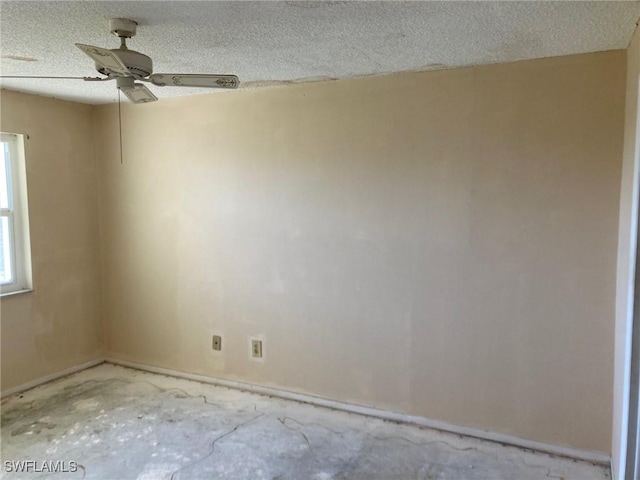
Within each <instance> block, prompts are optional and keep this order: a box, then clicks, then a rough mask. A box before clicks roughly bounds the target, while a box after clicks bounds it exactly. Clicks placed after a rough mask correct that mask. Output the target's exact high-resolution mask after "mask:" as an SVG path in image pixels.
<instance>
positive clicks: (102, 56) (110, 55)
mask: <svg viewBox="0 0 640 480" xmlns="http://www.w3.org/2000/svg"><path fill="white" fill-rule="evenodd" d="M76 47H78V48H79V49H80V50H82V51H83V52H84V53H86V54H87V55H88V56H90V57H91V58H92V59H93V61H94V62H96V63H97V64H98V65H101V66H103V67H105V68H107V69H109V70H111V71H112V72H116V73H122V74H125V75H131V72H130V71H129V69H128V68H127V67H126V66H125V64H124V63H123V62H122V60H120V58H118V56H117V55H116V54H115V53H114V52H112V51H111V50H107V49H106V48H100V47H94V46H93V45H84V44H82V43H76Z"/></svg>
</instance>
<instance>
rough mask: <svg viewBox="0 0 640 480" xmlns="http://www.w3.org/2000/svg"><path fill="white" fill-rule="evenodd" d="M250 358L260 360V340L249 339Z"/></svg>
mask: <svg viewBox="0 0 640 480" xmlns="http://www.w3.org/2000/svg"><path fill="white" fill-rule="evenodd" d="M251 358H262V340H259V339H257V338H252V339H251Z"/></svg>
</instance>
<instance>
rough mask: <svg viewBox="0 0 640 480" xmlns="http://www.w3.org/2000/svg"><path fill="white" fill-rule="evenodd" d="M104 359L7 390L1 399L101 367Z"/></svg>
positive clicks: (2, 393)
mask: <svg viewBox="0 0 640 480" xmlns="http://www.w3.org/2000/svg"><path fill="white" fill-rule="evenodd" d="M104 362H105V359H104V357H99V358H96V359H95V360H91V361H89V362H85V363H82V364H80V365H75V366H73V367H69V368H66V369H64V370H60V371H58V372H54V373H50V374H49V375H45V376H44V377H40V378H36V379H35V380H31V381H30V382H27V383H23V384H22V385H18V386H17V387H11V388H8V389H6V390H3V391H2V392H0V398H4V397H8V396H9V395H13V394H15V393H20V392H24V391H25V390H30V389H32V388H35V387H37V386H40V385H42V384H43V383H48V382H51V381H53V380H57V379H58V378H60V377H66V376H67V375H71V374H72V373H76V372H79V371H81V370H86V369H87V368H91V367H95V366H96V365H100V364H101V363H104Z"/></svg>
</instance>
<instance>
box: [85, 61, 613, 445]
mask: <svg viewBox="0 0 640 480" xmlns="http://www.w3.org/2000/svg"><path fill="white" fill-rule="evenodd" d="M625 62H626V57H625V52H624V51H614V52H607V53H598V54H588V55H580V56H571V57H563V58H554V59H545V60H536V61H527V62H520V63H514V64H505V65H494V66H486V67H479V68H468V69H458V70H450V71H439V72H428V73H415V74H403V75H394V76H389V77H378V78H364V79H355V80H346V81H337V82H327V83H318V84H308V85H297V86H289V87H284V88H273V89H260V90H244V91H243V90H241V91H237V92H231V93H221V94H214V95H205V96H197V97H187V98H179V99H171V100H163V101H161V102H158V103H156V104H153V105H141V106H131V105H125V106H124V108H123V136H124V146H123V148H124V164H120V158H119V150H118V128H117V110H116V108H115V107H114V106H113V105H110V106H100V107H97V108H96V109H95V118H94V120H95V138H96V154H97V161H98V165H99V167H98V168H99V179H100V204H101V234H102V241H103V250H102V267H103V269H102V273H103V276H102V282H103V296H104V297H103V300H104V302H103V305H104V315H105V320H106V325H107V327H108V328H107V344H108V346H109V354H110V355H113V356H116V357H118V358H121V359H127V360H131V361H137V362H142V363H146V364H152V365H157V366H162V367H168V368H173V369H177V370H182V371H188V372H194V373H201V374H206V375H213V376H218V377H225V378H231V379H241V380H245V381H251V382H256V383H260V384H265V385H275V386H279V387H282V388H286V389H290V390H295V391H302V392H308V393H312V394H317V395H321V396H324V397H330V398H333V399H339V400H345V401H349V402H356V403H361V404H366V405H374V406H377V407H381V408H385V409H391V410H395V411H402V412H406V413H410V414H415V415H424V416H427V417H431V418H434V419H439V420H444V421H448V422H452V423H455V424H460V425H467V426H472V427H478V428H484V429H490V430H494V431H500V432H505V433H508V434H514V435H518V436H521V437H525V438H529V439H535V440H540V441H545V442H551V443H557V444H563V445H568V446H572V447H577V448H582V449H588V450H597V451H602V452H610V451H611V450H610V449H611V424H612V389H613V378H612V369H613V352H614V350H613V334H614V327H613V318H614V303H615V281H616V246H617V227H618V204H619V198H620V192H619V188H620V176H621V157H622V132H623V121H624V91H625ZM214 332H216V333H221V334H222V335H223V345H224V350H223V353H222V354H215V353H214V352H212V350H211V335H212V333H214ZM258 334H261V335H264V337H265V339H266V361H265V362H264V363H257V362H254V361H250V360H249V359H248V337H249V336H250V335H258Z"/></svg>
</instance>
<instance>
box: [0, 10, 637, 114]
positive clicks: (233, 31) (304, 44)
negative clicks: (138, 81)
mask: <svg viewBox="0 0 640 480" xmlns="http://www.w3.org/2000/svg"><path fill="white" fill-rule="evenodd" d="M639 15H640V2H637V1H632V2H615V1H603V2H599V1H590V2H536V1H526V2H426V1H425V2H395V1H394V2H365V1H358V2H355V1H354V2H352V1H347V2H344V1H318V2H316V1H286V2H284V1H279V2H275V1H265V2H239V1H235V2H206V1H198V2H192V1H161V2H157V1H138V2H130V1H111V2H100V1H72V2H66V1H40V2H27V1H17V2H13V1H2V2H0V41H1V43H0V53H1V55H2V63H1V67H2V69H1V72H2V74H3V75H50V76H80V77H82V76H94V75H96V74H97V73H96V72H95V70H94V69H93V64H92V62H91V61H90V59H89V58H88V57H86V56H85V55H84V54H83V53H82V52H81V51H80V50H78V49H77V48H76V47H75V46H74V45H73V44H74V43H76V42H77V43H86V44H92V45H97V46H101V47H107V48H116V47H117V46H118V45H119V41H118V39H117V38H116V37H114V36H112V35H110V34H109V32H108V28H107V19H109V18H112V17H122V18H130V19H132V20H135V21H136V22H138V23H139V27H138V34H137V36H136V37H134V38H132V39H131V40H130V41H129V47H130V48H132V49H134V50H138V51H140V52H142V53H145V54H147V55H149V56H150V57H152V58H153V60H154V70H155V71H156V72H158V73H234V74H237V75H238V76H239V77H240V80H241V82H243V86H242V88H247V87H251V86H259V85H269V84H273V83H276V84H277V83H287V82H292V81H295V82H299V81H313V80H320V79H327V78H346V77H352V76H359V75H371V74H385V73H391V72H401V71H409V70H427V69H432V68H452V67H459V66H464V65H479V64H487V63H498V62H508V61H514V60H522V59H528V58H539V57H549V56H557V55H566V54H573V53H584V52H594V51H602V50H611V49H619V48H626V47H627V45H628V43H629V40H630V38H631V35H632V33H633V30H634V28H635V22H636V20H637V18H638V16H639ZM2 87H3V88H10V89H14V90H21V91H26V92H33V93H38V94H42V95H47V96H54V97H57V98H65V99H71V100H76V101H80V102H86V103H108V102H112V101H115V100H116V98H117V97H116V95H117V94H116V88H115V84H114V82H105V83H87V82H83V81H81V80H13V79H11V80H9V79H4V80H2ZM153 91H154V93H155V94H156V95H157V96H158V97H160V98H162V97H168V96H176V95H188V94H193V93H211V92H212V90H206V89H187V88H177V87H165V88H159V87H153Z"/></svg>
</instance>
